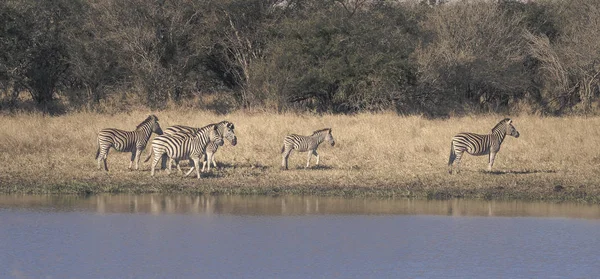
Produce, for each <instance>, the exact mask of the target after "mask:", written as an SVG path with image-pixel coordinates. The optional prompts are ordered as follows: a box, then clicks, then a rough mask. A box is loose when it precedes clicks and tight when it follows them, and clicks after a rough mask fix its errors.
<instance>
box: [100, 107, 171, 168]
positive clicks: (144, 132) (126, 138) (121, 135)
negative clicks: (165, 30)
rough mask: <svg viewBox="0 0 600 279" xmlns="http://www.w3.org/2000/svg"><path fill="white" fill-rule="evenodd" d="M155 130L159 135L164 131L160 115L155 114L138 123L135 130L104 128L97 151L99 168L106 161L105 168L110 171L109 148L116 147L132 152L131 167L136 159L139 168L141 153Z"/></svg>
mask: <svg viewBox="0 0 600 279" xmlns="http://www.w3.org/2000/svg"><path fill="white" fill-rule="evenodd" d="M153 132H154V133H156V134H158V135H162V133H163V132H162V130H161V129H160V125H159V124H158V117H156V116H155V115H150V116H148V118H146V120H144V121H142V123H140V124H139V125H137V127H136V128H135V131H123V130H119V129H113V128H107V129H102V130H101V131H100V132H99V133H98V150H97V151H96V159H97V160H98V168H101V163H102V162H104V170H105V171H108V166H107V165H106V157H107V156H108V150H109V149H110V148H111V147H114V148H115V150H117V151H120V152H131V162H130V163H129V169H130V170H131V167H132V166H133V161H134V159H135V169H136V170H137V169H139V162H140V154H141V153H142V151H143V150H144V148H146V144H148V140H149V139H150V136H151V135H152V133H153Z"/></svg>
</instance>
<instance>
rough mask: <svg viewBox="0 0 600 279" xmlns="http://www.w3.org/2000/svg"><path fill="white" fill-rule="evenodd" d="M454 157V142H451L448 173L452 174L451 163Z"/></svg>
mask: <svg viewBox="0 0 600 279" xmlns="http://www.w3.org/2000/svg"><path fill="white" fill-rule="evenodd" d="M455 159H456V153H455V151H454V143H453V142H451V143H450V158H448V173H449V174H452V164H453V163H454V160H455Z"/></svg>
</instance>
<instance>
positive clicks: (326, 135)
mask: <svg viewBox="0 0 600 279" xmlns="http://www.w3.org/2000/svg"><path fill="white" fill-rule="evenodd" d="M323 141H328V142H329V143H330V144H331V146H334V145H335V141H334V139H333V135H331V128H325V129H322V130H317V131H314V132H313V133H312V135H310V136H300V135H296V134H291V135H287V136H286V137H285V138H284V139H283V147H281V153H282V157H283V158H282V161H281V167H282V168H283V169H286V170H287V169H288V158H289V157H290V153H291V152H292V150H294V149H296V150H297V151H298V152H306V151H311V152H309V153H308V160H307V161H306V167H307V168H308V167H309V166H310V157H311V155H315V156H317V165H319V154H318V153H317V147H319V144H321V143H322V142H323Z"/></svg>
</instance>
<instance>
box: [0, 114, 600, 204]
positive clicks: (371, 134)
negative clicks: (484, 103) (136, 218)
mask: <svg viewBox="0 0 600 279" xmlns="http://www.w3.org/2000/svg"><path fill="white" fill-rule="evenodd" d="M150 113H153V114H155V115H157V116H158V118H159V120H160V121H159V122H160V125H161V127H163V129H164V128H166V127H168V126H171V125H175V124H182V125H190V126H203V125H206V124H208V123H213V122H218V121H221V120H229V121H231V122H233V123H235V131H236V134H237V137H238V145H237V146H235V147H232V146H231V145H229V144H228V143H226V144H225V146H223V147H222V148H221V149H219V151H218V152H217V154H216V161H217V163H218V164H219V168H218V169H216V170H215V169H213V170H212V171H211V172H210V173H206V174H203V178H202V179H200V180H197V179H195V178H192V177H187V178H182V177H181V176H180V175H178V174H177V173H176V172H174V173H173V174H171V175H170V176H169V175H167V174H166V173H164V172H158V173H157V176H156V177H150V164H149V163H142V165H141V169H140V170H138V171H129V170H127V167H128V165H129V158H130V153H118V152H115V151H114V150H111V152H110V153H109V157H108V166H109V169H110V172H108V173H105V172H104V171H100V170H98V169H97V163H96V161H95V160H94V155H95V152H96V134H97V132H98V131H99V130H100V129H102V128H105V127H115V128H120V129H124V130H133V129H134V128H135V126H136V125H137V124H139V123H140V122H141V121H142V120H144V119H145V117H146V116H147V115H148V114H150ZM502 118H504V116H501V115H488V116H472V117H457V118H450V119H445V120H428V119H425V118H422V117H418V116H410V117H401V116H397V115H395V114H392V113H386V114H359V115H354V116H344V115H324V116H309V115H296V114H284V115H280V114H269V113H251V114H249V113H241V112H239V113H234V114H230V115H216V114H212V113H209V112H183V111H159V112H149V111H134V112H131V113H128V114H125V113H123V114H115V115H102V114H95V113H73V114H68V115H65V116H60V117H46V116H42V115H38V114H17V115H13V116H6V115H4V116H0V123H2V125H1V126H2V129H1V130H0V159H1V163H0V193H29V194H95V193H189V194H199V193H202V194H242V195H247V194H251V195H288V194H297V195H322V196H369V197H414V198H421V199H426V198H428V199H446V198H474V199H495V200H511V199H518V200H546V201H580V202H589V203H600V150H598V149H597V147H598V146H600V129H598V128H597V127H600V117H588V118H584V117H563V118H543V117H538V116H514V117H511V118H512V119H513V121H514V125H515V127H516V128H517V130H518V131H519V132H520V134H521V137H519V138H518V139H515V138H512V137H507V139H506V140H505V142H504V143H503V145H502V148H501V150H500V152H499V154H498V156H497V157H496V163H495V165H494V170H493V171H492V172H486V171H485V169H486V167H487V157H486V156H482V157H473V156H468V155H467V156H464V157H463V162H462V171H461V173H460V174H457V175H449V174H448V172H447V170H448V169H447V166H446V165H447V162H448V154H449V152H450V150H449V148H450V139H451V138H452V136H453V135H454V134H456V133H458V132H462V131H470V132H476V133H481V134H483V133H489V131H490V130H491V128H492V127H493V126H494V125H495V124H496V123H497V122H498V121H500V120H501V119H502ZM326 127H331V128H332V133H333V136H334V138H335V140H336V145H335V147H331V146H329V145H326V144H323V145H321V146H320V147H319V149H318V151H319V154H320V155H321V166H320V167H312V168H310V169H304V168H303V166H304V164H305V163H306V153H302V154H298V153H293V154H292V155H291V157H290V161H289V165H290V170H288V171H282V170H281V169H280V165H281V155H280V150H281V145H282V140H283V137H284V136H285V135H286V134H289V133H297V134H304V135H309V134H310V133H311V132H312V131H314V130H318V129H321V128H326ZM149 148H150V147H149V146H148V147H147V149H146V150H145V151H144V153H143V155H142V158H143V159H145V158H146V156H147V154H148V151H149V150H150V149H149ZM143 159H142V161H143ZM314 162H315V158H313V159H312V164H313V165H314Z"/></svg>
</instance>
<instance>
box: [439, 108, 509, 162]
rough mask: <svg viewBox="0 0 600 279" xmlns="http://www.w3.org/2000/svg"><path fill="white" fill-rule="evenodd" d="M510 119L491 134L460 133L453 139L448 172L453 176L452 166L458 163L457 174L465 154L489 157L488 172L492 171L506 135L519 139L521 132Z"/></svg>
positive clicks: (500, 124) (499, 124) (504, 121)
mask: <svg viewBox="0 0 600 279" xmlns="http://www.w3.org/2000/svg"><path fill="white" fill-rule="evenodd" d="M512 123H513V122H512V120H511V119H510V118H505V119H503V120H502V121H500V122H499V123H498V124H497V125H496V126H495V127H494V128H493V129H492V133H491V134H487V135H479V134H474V133H460V134H457V135H455V136H454V137H453V138H452V143H451V144H450V159H449V160H448V167H449V170H448V172H449V173H450V174H452V164H453V163H454V161H456V172H457V173H458V172H459V171H460V170H459V167H460V159H461V157H462V155H463V153H464V152H465V151H466V152H467V153H469V154H471V155H474V156H481V155H489V164H488V171H491V170H492V166H493V165H494V159H495V158H496V153H498V151H500V145H501V144H502V141H504V138H505V137H506V135H509V136H513V137H515V138H518V137H519V132H518V131H517V129H516V128H515V127H514V126H513V125H512Z"/></svg>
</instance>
